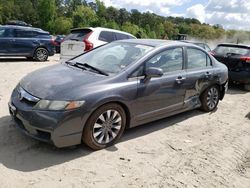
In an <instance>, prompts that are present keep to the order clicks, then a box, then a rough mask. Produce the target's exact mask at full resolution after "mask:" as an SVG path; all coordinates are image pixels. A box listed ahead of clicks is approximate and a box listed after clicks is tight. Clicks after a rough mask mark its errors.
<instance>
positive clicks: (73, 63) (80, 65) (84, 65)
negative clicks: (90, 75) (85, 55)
mask: <svg viewBox="0 0 250 188" xmlns="http://www.w3.org/2000/svg"><path fill="white" fill-rule="evenodd" d="M65 63H66V64H68V65H70V66H74V67H77V68H80V69H82V70H88V71H90V70H92V72H95V73H99V74H102V75H105V76H109V74H108V73H106V72H104V71H102V70H100V69H98V68H96V67H93V66H91V65H89V64H87V63H84V64H82V63H78V62H73V61H66V62H65Z"/></svg>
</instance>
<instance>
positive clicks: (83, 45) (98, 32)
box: [60, 27, 135, 61]
mask: <svg viewBox="0 0 250 188" xmlns="http://www.w3.org/2000/svg"><path fill="white" fill-rule="evenodd" d="M133 38H135V37H134V36H133V35H131V34H129V33H126V32H122V31H118V30H113V29H107V28H101V27H96V28H92V27H90V28H79V29H72V30H71V33H70V34H69V35H68V36H66V37H65V39H64V42H63V43H62V44H61V56H60V58H61V61H66V60H68V59H71V58H73V57H76V56H78V55H80V54H82V53H83V52H84V51H88V50H91V49H92V48H95V47H98V46H101V45H104V44H106V43H108V42H112V41H115V40H123V39H133Z"/></svg>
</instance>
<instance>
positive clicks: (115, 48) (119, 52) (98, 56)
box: [72, 42, 153, 74]
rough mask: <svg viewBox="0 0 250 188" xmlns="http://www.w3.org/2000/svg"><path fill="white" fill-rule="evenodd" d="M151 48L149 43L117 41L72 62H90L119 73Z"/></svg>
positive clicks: (112, 72)
mask: <svg viewBox="0 0 250 188" xmlns="http://www.w3.org/2000/svg"><path fill="white" fill-rule="evenodd" d="M151 49H153V47H152V46H147V45H141V44H135V43H125V42H115V43H110V44H107V45H105V46H102V47H99V48H97V49H95V50H92V51H90V52H88V53H85V54H83V55H81V56H79V57H76V58H75V59H73V60H72V62H73V63H74V62H77V63H81V64H88V65H91V66H92V67H95V68H97V69H99V70H102V71H104V72H106V73H109V74H117V73H119V72H120V71H121V70H123V69H124V68H126V67H127V66H128V65H129V64H131V63H133V62H135V61H137V60H138V59H140V58H141V57H142V56H144V55H145V54H146V53H147V52H148V51H150V50H151Z"/></svg>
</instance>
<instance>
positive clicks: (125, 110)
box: [86, 100, 131, 129]
mask: <svg viewBox="0 0 250 188" xmlns="http://www.w3.org/2000/svg"><path fill="white" fill-rule="evenodd" d="M108 104H118V105H120V106H121V107H122V109H123V110H124V112H125V114H126V127H125V128H126V129H127V128H129V127H130V121H131V113H130V110H129V107H128V105H126V104H125V103H124V102H122V101H120V100H108V101H103V102H102V103H99V104H98V105H96V107H95V108H94V109H93V110H92V111H91V112H90V114H89V116H88V118H87V121H86V123H87V122H88V120H89V118H90V117H91V116H92V114H93V113H95V112H96V110H98V109H99V108H101V107H102V106H105V105H108Z"/></svg>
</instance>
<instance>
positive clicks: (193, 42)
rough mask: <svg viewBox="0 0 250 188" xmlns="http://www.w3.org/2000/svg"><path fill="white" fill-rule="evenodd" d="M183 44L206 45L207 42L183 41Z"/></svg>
mask: <svg viewBox="0 0 250 188" xmlns="http://www.w3.org/2000/svg"><path fill="white" fill-rule="evenodd" d="M181 42H186V43H192V44H206V43H205V42H199V41H191V40H181Z"/></svg>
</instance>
